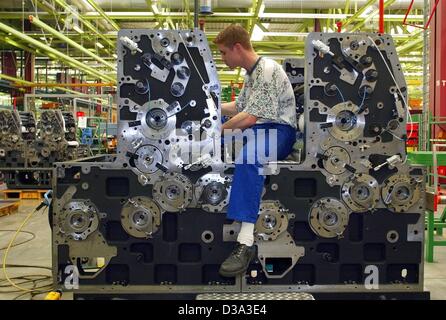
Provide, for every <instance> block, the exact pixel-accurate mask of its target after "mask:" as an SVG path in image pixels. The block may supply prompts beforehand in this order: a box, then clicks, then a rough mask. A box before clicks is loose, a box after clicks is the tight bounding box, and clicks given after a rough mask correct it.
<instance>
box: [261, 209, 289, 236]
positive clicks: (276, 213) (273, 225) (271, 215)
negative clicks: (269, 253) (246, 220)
mask: <svg viewBox="0 0 446 320" xmlns="http://www.w3.org/2000/svg"><path fill="white" fill-rule="evenodd" d="M287 228H288V215H287V214H286V212H285V210H284V209H283V207H282V206H281V205H280V203H279V202H278V201H263V202H262V203H261V204H260V210H259V217H258V219H257V222H256V226H255V229H256V235H257V236H258V237H260V238H262V239H263V240H265V241H272V240H276V239H277V237H278V236H279V235H280V234H282V233H283V232H285V231H287Z"/></svg>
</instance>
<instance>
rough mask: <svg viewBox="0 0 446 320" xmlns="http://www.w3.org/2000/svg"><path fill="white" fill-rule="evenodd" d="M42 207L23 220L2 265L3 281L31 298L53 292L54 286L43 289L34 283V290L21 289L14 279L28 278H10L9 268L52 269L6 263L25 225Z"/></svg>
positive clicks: (10, 243)
mask: <svg viewBox="0 0 446 320" xmlns="http://www.w3.org/2000/svg"><path fill="white" fill-rule="evenodd" d="M42 207H43V206H42V205H39V206H38V207H37V208H36V209H34V210H33V211H32V212H30V213H29V214H28V215H27V216H26V218H25V219H24V220H23V222H22V223H21V225H20V226H19V228H18V229H17V230H16V233H15V234H14V236H13V237H12V239H11V241H10V242H9V244H8V246H7V248H6V251H5V254H4V256H3V264H2V269H3V274H4V275H5V279H3V281H5V280H6V281H7V282H9V284H10V285H11V286H12V287H14V288H16V289H18V290H20V291H23V292H26V293H30V294H31V297H32V294H33V293H45V292H50V291H52V284H51V285H45V286H41V287H36V285H35V283H34V282H33V288H32V289H29V288H24V287H21V286H19V285H18V284H16V283H15V282H14V281H13V279H14V280H15V279H16V278H22V279H23V278H24V277H26V276H22V277H15V278H14V277H13V278H10V277H9V276H8V272H7V268H8V267H9V268H14V267H16V268H21V267H27V268H31V267H36V268H44V269H49V270H51V268H48V267H38V266H24V265H16V264H11V265H8V264H7V263H6V261H7V258H8V254H9V251H10V250H11V248H12V247H13V244H14V241H15V240H16V238H17V236H18V235H19V234H20V232H21V231H22V229H23V228H24V227H25V225H26V224H27V223H28V222H29V220H30V219H31V217H32V216H33V214H34V213H36V212H38V210H40V209H41V208H42ZM30 281H33V280H30ZM21 284H23V283H21ZM21 296H23V294H22V295H20V296H18V297H21ZM16 298H17V297H16Z"/></svg>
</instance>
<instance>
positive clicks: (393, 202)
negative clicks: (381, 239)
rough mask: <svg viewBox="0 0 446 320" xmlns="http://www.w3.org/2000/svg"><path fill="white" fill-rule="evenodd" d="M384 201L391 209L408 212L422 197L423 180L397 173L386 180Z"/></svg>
mask: <svg viewBox="0 0 446 320" xmlns="http://www.w3.org/2000/svg"><path fill="white" fill-rule="evenodd" d="M381 196H382V199H383V202H384V203H385V204H386V205H387V207H388V208H389V209H390V210H393V211H395V212H406V211H407V210H409V209H410V208H411V207H412V206H414V205H415V204H417V202H418V201H419V200H420V198H421V182H418V181H417V180H416V179H415V178H412V177H410V176H408V175H404V174H395V175H393V176H391V177H389V178H388V179H386V180H385V181H384V187H383V188H382V190H381Z"/></svg>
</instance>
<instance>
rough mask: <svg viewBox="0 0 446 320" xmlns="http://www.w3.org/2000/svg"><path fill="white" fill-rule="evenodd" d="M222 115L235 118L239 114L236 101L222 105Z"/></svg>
mask: <svg viewBox="0 0 446 320" xmlns="http://www.w3.org/2000/svg"><path fill="white" fill-rule="evenodd" d="M221 113H222V115H224V116H229V117H233V116H235V115H236V114H237V108H236V107H235V101H232V102H228V103H222V104H221Z"/></svg>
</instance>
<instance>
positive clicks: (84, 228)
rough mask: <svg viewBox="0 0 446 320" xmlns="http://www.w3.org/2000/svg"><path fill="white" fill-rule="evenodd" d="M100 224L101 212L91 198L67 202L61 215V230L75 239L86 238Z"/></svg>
mask: <svg viewBox="0 0 446 320" xmlns="http://www.w3.org/2000/svg"><path fill="white" fill-rule="evenodd" d="M98 225H99V214H98V210H97V208H96V207H95V205H94V204H92V203H91V202H90V201H89V200H74V201H71V202H69V203H67V204H66V205H65V206H64V207H63V209H62V214H61V215H60V216H59V231H60V233H62V234H65V235H66V236H68V237H70V238H72V239H73V240H85V239H86V238H87V237H88V236H89V235H90V234H91V233H93V232H95V231H96V230H97V228H98Z"/></svg>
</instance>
